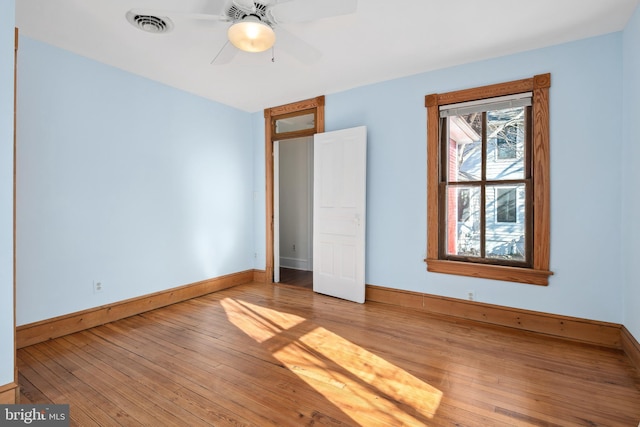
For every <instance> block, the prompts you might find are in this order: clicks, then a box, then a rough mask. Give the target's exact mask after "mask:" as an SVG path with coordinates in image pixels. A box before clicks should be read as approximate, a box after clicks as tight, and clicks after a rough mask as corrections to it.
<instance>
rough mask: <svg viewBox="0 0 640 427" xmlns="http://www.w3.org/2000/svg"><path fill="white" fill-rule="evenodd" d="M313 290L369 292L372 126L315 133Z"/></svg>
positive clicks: (360, 297)
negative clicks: (367, 239) (367, 235)
mask: <svg viewBox="0 0 640 427" xmlns="http://www.w3.org/2000/svg"><path fill="white" fill-rule="evenodd" d="M313 144H314V179H313V183H314V198H313V202H314V203H313V290H314V291H315V292H319V293H322V294H327V295H331V296H335V297H338V298H343V299H347V300H350V301H355V302H359V303H363V302H364V298H365V283H364V272H365V228H366V227H365V224H366V223H365V219H366V217H365V211H366V165H367V128H366V127H364V126H361V127H357V128H351V129H345V130H340V131H335V132H325V133H319V134H316V135H315V136H314V141H313Z"/></svg>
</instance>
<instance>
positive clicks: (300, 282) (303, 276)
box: [280, 267, 313, 289]
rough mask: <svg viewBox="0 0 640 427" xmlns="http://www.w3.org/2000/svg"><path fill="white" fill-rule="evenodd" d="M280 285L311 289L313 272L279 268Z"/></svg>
mask: <svg viewBox="0 0 640 427" xmlns="http://www.w3.org/2000/svg"><path fill="white" fill-rule="evenodd" d="M280 283H282V284H285V285H293V286H300V287H303V288H307V289H313V271H305V270H294V269H292V268H283V267H280Z"/></svg>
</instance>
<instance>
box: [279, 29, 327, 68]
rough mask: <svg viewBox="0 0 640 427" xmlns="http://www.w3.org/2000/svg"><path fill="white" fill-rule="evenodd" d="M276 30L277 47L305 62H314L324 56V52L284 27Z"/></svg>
mask: <svg viewBox="0 0 640 427" xmlns="http://www.w3.org/2000/svg"><path fill="white" fill-rule="evenodd" d="M275 31H276V49H282V50H283V51H285V52H287V53H288V54H290V55H292V56H293V57H294V58H296V59H297V60H298V61H300V62H302V63H303V64H308V65H310V64H314V63H316V62H317V61H318V60H320V58H321V57H322V52H320V51H319V50H318V49H316V48H315V47H313V46H311V45H310V44H309V43H307V42H306V41H304V40H302V39H301V38H299V37H297V36H295V35H293V34H292V33H290V32H288V31H287V30H284V29H282V27H277V28H276V30H275Z"/></svg>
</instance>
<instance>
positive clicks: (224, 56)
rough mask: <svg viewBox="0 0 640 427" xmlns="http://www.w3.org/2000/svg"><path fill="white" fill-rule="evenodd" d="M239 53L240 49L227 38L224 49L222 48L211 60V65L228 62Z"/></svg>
mask: <svg viewBox="0 0 640 427" xmlns="http://www.w3.org/2000/svg"><path fill="white" fill-rule="evenodd" d="M237 53H238V49H236V47H235V46H234V45H232V44H231V42H229V40H227V41H226V43H225V44H224V46H222V49H220V51H219V52H218V54H217V55H216V56H215V57H214V58H213V59H212V60H211V65H224V64H228V63H229V62H231V60H232V59H233V58H235V56H236V54H237Z"/></svg>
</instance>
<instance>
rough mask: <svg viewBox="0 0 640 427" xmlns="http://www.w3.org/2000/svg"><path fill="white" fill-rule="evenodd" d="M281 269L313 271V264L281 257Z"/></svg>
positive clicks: (306, 260)
mask: <svg viewBox="0 0 640 427" xmlns="http://www.w3.org/2000/svg"><path fill="white" fill-rule="evenodd" d="M280 267H283V268H291V269H293V270H304V271H311V262H310V261H309V260H308V259H303V258H290V257H280Z"/></svg>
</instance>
